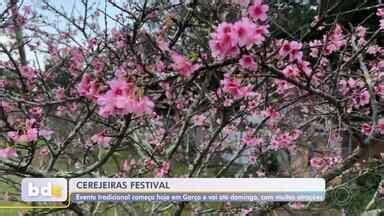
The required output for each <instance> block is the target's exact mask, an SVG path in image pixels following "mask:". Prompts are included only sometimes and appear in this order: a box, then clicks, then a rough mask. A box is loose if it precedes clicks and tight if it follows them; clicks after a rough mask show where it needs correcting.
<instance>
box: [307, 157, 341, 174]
mask: <svg viewBox="0 0 384 216" xmlns="http://www.w3.org/2000/svg"><path fill="white" fill-rule="evenodd" d="M340 160H341V158H340V157H337V156H336V157H335V156H315V157H313V158H311V160H310V161H309V164H310V166H311V167H312V168H313V169H314V170H315V171H321V170H325V169H329V168H332V167H334V166H335V165H337V164H338V163H339V162H340Z"/></svg>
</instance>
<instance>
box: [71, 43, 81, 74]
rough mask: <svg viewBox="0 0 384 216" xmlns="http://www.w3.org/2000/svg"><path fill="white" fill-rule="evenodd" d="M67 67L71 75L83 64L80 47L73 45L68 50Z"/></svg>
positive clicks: (79, 69) (76, 72) (77, 71)
mask: <svg viewBox="0 0 384 216" xmlns="http://www.w3.org/2000/svg"><path fill="white" fill-rule="evenodd" d="M69 56H70V58H69V67H68V70H69V72H70V73H71V74H72V76H76V75H77V74H78V73H79V72H80V71H81V69H82V68H83V65H84V61H85V58H84V55H83V52H82V50H81V49H80V48H76V47H73V48H71V49H70V50H69Z"/></svg>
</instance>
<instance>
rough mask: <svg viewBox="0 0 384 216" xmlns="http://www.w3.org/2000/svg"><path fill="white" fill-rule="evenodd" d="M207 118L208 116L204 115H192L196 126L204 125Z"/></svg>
mask: <svg viewBox="0 0 384 216" xmlns="http://www.w3.org/2000/svg"><path fill="white" fill-rule="evenodd" d="M206 120H207V117H206V116H204V115H195V116H193V117H192V121H193V123H194V124H195V125H196V126H203V125H204V124H205V121H206Z"/></svg>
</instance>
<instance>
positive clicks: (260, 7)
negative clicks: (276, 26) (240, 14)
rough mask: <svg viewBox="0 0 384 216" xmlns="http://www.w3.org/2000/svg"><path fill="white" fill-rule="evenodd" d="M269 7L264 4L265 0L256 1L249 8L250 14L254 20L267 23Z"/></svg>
mask: <svg viewBox="0 0 384 216" xmlns="http://www.w3.org/2000/svg"><path fill="white" fill-rule="evenodd" d="M268 10H269V7H268V5H266V4H263V0H255V1H254V2H253V5H251V6H250V7H249V8H248V14H249V16H250V17H252V18H253V19H254V20H260V21H265V20H267V18H268V16H267V13H268Z"/></svg>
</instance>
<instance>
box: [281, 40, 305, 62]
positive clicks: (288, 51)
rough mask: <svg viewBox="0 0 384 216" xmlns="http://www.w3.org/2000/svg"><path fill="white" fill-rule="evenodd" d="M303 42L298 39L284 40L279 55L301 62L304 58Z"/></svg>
mask: <svg viewBox="0 0 384 216" xmlns="http://www.w3.org/2000/svg"><path fill="white" fill-rule="evenodd" d="M302 48H303V44H301V43H300V42H297V41H283V42H282V44H281V47H280V50H279V56H280V57H281V58H282V59H284V58H286V57H289V61H291V62H292V61H297V62H301V61H302V58H303V52H302V51H301V49H302Z"/></svg>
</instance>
